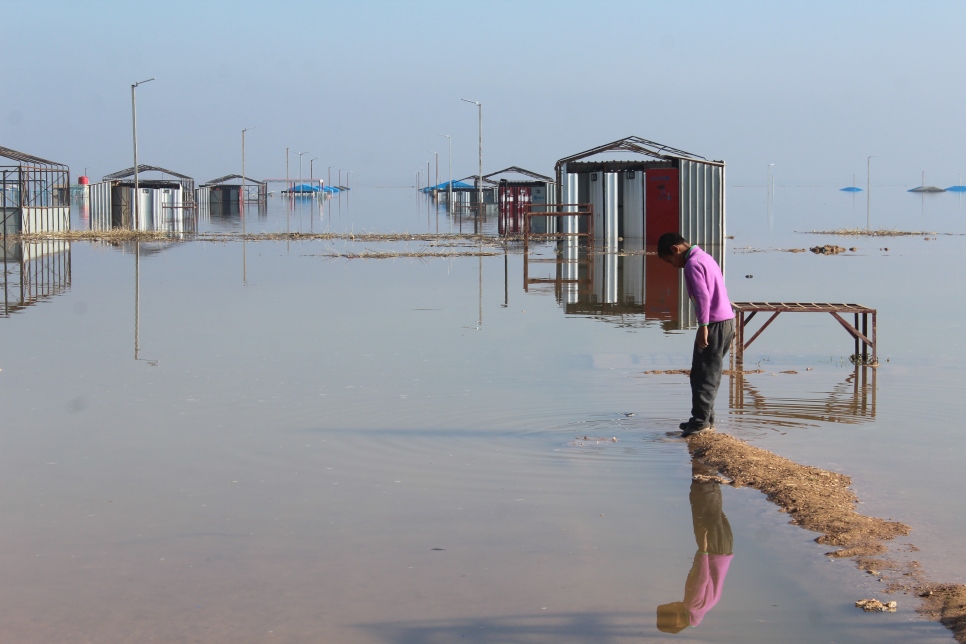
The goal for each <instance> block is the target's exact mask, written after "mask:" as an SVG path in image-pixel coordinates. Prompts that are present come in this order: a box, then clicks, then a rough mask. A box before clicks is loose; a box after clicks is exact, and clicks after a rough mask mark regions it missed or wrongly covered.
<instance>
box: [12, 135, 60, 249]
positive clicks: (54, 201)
mask: <svg viewBox="0 0 966 644" xmlns="http://www.w3.org/2000/svg"><path fill="white" fill-rule="evenodd" d="M4 159H7V160H10V161H13V162H14V163H11V164H6V163H3V160H4ZM0 190H2V191H0V215H2V217H3V235H4V236H6V235H7V233H8V232H9V233H13V234H19V233H36V232H44V231H55V230H57V231H60V230H70V168H68V167H67V166H66V165H64V164H62V163H57V162H56V161H48V160H47V159H41V158H40V157H35V156H33V155H30V154H25V153H23V152H17V151H16V150H11V149H10V148H4V147H0Z"/></svg>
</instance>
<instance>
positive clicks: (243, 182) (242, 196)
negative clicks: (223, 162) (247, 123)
mask: <svg viewBox="0 0 966 644" xmlns="http://www.w3.org/2000/svg"><path fill="white" fill-rule="evenodd" d="M254 129H255V128H254V127H246V128H245V129H243V130H242V188H241V203H242V204H244V203H245V202H246V199H245V132H247V131H248V130H254ZM241 208H242V210H243V212H242V214H243V215H244V208H245V206H244V205H242V206H241Z"/></svg>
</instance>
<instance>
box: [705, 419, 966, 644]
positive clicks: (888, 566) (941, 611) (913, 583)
mask: <svg viewBox="0 0 966 644" xmlns="http://www.w3.org/2000/svg"><path fill="white" fill-rule="evenodd" d="M688 447H689V449H690V450H691V452H692V454H693V455H694V457H695V458H697V459H698V460H700V461H701V462H703V463H705V464H706V465H709V466H711V467H713V468H715V469H717V470H718V471H719V472H720V473H721V474H723V475H724V476H726V477H728V478H729V479H731V484H732V485H734V486H736V487H740V486H746V487H751V488H754V489H756V490H759V491H761V492H762V493H764V494H765V495H766V496H767V497H768V500H769V501H771V502H772V503H774V504H775V505H777V506H778V508H779V512H787V513H788V514H789V516H790V517H791V523H793V524H795V525H798V526H800V527H802V528H805V529H806V530H812V531H814V532H818V533H820V535H819V536H818V537H817V538H816V539H815V541H816V542H818V543H820V544H823V545H828V546H833V547H835V548H836V549H835V550H832V551H830V552H828V553H826V554H827V555H828V556H830V557H837V558H850V559H852V560H853V561H855V563H856V566H857V567H858V568H860V569H861V570H865V571H866V572H868V573H870V574H874V575H876V576H878V577H881V578H882V580H883V581H884V582H887V583H886V586H885V592H887V593H897V592H901V593H905V594H914V595H916V596H917V597H919V598H920V599H921V600H922V603H921V605H920V606H919V607H918V608H917V610H918V612H919V614H920V615H922V616H923V617H925V618H927V619H931V620H934V621H937V622H940V623H941V624H942V625H943V626H945V627H946V628H948V629H949V630H950V631H952V633H953V635H954V636H955V638H956V641H957V642H961V643H963V644H966V586H963V585H960V584H943V583H937V582H933V581H929V580H928V579H927V578H926V577H925V574H924V572H923V571H922V570H921V569H920V566H919V563H918V562H916V561H909V560H904V559H903V558H901V557H898V558H891V557H890V558H887V557H883V556H882V555H883V554H884V553H886V551H887V550H888V547H887V546H886V543H885V542H888V541H891V540H893V539H895V538H896V537H899V536H904V535H907V534H909V531H910V529H911V528H910V527H909V526H908V525H906V524H904V523H900V522H898V521H886V520H885V519H879V518H876V517H869V516H865V515H863V514H859V513H858V512H856V510H855V507H856V505H857V504H858V501H859V500H858V497H856V496H855V494H854V493H853V492H852V491H851V490H850V489H849V486H850V485H851V484H852V479H850V478H849V477H848V476H845V475H844V474H839V473H837V472H830V471H828V470H822V469H819V468H817V467H809V466H807V465H799V464H798V463H794V462H792V461H790V460H788V459H786V458H782V457H781V456H778V455H776V454H773V453H772V452H769V451H768V450H764V449H761V448H759V447H754V446H752V445H749V444H748V443H746V442H744V441H742V440H739V439H737V438H734V437H733V436H728V435H727V434H716V433H710V434H703V435H699V436H694V437H692V438H690V439H688ZM906 548H907V551H909V552H915V551H917V550H918V548H916V547H915V546H914V545H911V544H910V545H908V546H907V547H906Z"/></svg>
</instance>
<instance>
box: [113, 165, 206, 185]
mask: <svg viewBox="0 0 966 644" xmlns="http://www.w3.org/2000/svg"><path fill="white" fill-rule="evenodd" d="M151 171H155V172H163V173H165V174H170V175H171V176H173V177H178V178H179V179H187V180H188V181H194V177H189V176H188V175H186V174H181V173H180V172H175V171H174V170H168V169H167V168H162V167H160V166H156V165H145V164H143V163H139V164H138V174H140V173H142V172H151ZM133 176H134V166H131V167H130V168H126V169H124V170H118V171H117V172H114V173H111V174H108V175H104V179H103V180H104V181H114V180H116V179H126V178H127V177H133Z"/></svg>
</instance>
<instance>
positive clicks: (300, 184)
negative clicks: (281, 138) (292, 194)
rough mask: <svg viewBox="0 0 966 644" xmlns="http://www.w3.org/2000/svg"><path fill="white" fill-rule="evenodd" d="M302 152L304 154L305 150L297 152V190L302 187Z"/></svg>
mask: <svg viewBox="0 0 966 644" xmlns="http://www.w3.org/2000/svg"><path fill="white" fill-rule="evenodd" d="M303 154H305V152H299V190H301V189H302V188H301V186H302V155H303Z"/></svg>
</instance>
